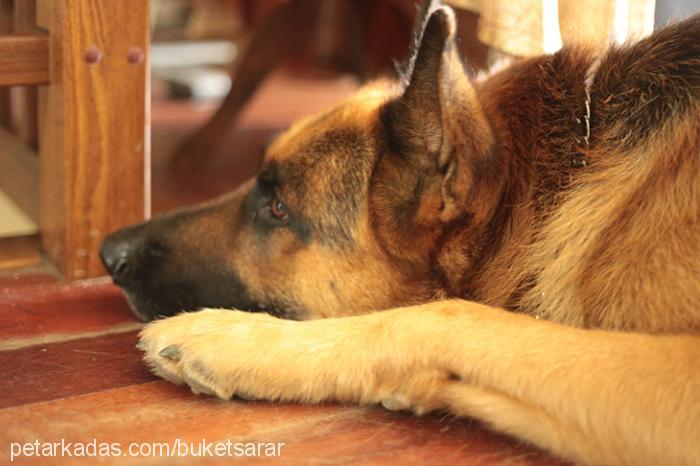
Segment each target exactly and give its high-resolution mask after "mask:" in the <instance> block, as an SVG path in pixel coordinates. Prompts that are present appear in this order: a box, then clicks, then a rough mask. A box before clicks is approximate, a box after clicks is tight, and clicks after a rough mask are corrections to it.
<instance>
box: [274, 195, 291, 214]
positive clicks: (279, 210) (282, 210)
mask: <svg viewBox="0 0 700 466" xmlns="http://www.w3.org/2000/svg"><path fill="white" fill-rule="evenodd" d="M270 212H272V216H273V217H275V218H276V219H277V220H284V219H285V218H287V215H289V212H288V211H287V206H286V205H284V202H282V201H280V200H279V199H277V198H276V197H275V198H273V199H272V203H271V204H270Z"/></svg>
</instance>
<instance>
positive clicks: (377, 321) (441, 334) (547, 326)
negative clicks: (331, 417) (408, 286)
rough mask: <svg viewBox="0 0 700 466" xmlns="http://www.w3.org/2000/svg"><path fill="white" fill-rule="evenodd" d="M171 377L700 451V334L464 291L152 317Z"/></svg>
mask: <svg viewBox="0 0 700 466" xmlns="http://www.w3.org/2000/svg"><path fill="white" fill-rule="evenodd" d="M141 345H142V347H143V349H144V350H145V351H146V361H147V362H148V363H149V364H150V365H151V366H152V367H154V370H155V371H156V372H157V373H158V374H160V375H162V376H163V377H165V378H167V379H169V380H172V381H174V382H176V383H182V382H185V383H187V384H189V385H190V386H191V387H192V389H193V390H194V391H196V392H204V393H210V394H215V395H217V396H220V397H222V398H230V397H231V396H233V395H239V396H241V397H243V398H256V399H268V400H294V401H302V402H318V401H321V400H329V399H333V400H339V401H350V402H359V403H382V404H384V405H385V406H386V407H388V408H390V409H412V410H414V411H416V412H419V413H421V412H427V411H431V410H434V409H447V410H449V411H450V412H452V413H455V414H459V415H466V416H474V417H477V418H479V419H481V420H483V421H485V422H487V423H489V424H490V425H492V426H493V427H494V428H495V429H497V430H500V431H503V432H507V433H509V434H512V435H514V436H516V437H519V438H521V439H524V440H527V441H529V442H532V443H534V444H536V445H538V446H540V447H542V448H545V449H548V450H550V451H553V452H555V453H557V454H559V455H561V456H563V457H566V458H569V459H573V460H576V461H582V462H586V463H596V464H698V463H700V371H699V370H698V361H700V338H699V337H697V336H682V335H678V336H650V335H641V334H630V333H615V332H604V331H593V330H582V329H575V328H570V327H565V326H561V325H558V324H554V323H551V322H546V321H540V320H535V319H532V318H530V317H527V316H523V315H516V314H512V313H509V312H506V311H502V310H498V309H492V308H489V307H486V306H482V305H479V304H475V303H469V302H464V301H446V302H438V303H431V304H426V305H422V306H415V307H410V308H402V309H394V310H390V311H384V312H378V313H375V314H369V315H365V316H356V317H347V318H339V319H326V320H317V321H306V322H293V321H283V320H279V319H275V318H272V317H269V316H267V315H256V314H248V313H242V312H233V311H216V310H207V311H202V312H199V313H193V314H183V315H180V316H177V317H174V318H170V319H166V320H163V321H159V322H156V323H154V324H151V325H149V326H148V327H147V328H146V329H145V330H144V331H143V334H142V342H141Z"/></svg>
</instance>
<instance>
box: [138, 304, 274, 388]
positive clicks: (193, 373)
mask: <svg viewBox="0 0 700 466" xmlns="http://www.w3.org/2000/svg"><path fill="white" fill-rule="evenodd" d="M285 324H287V322H284V321H281V320H279V319H275V318H273V317H271V316H269V315H267V314H251V313H248V312H241V311H229V310H214V309H207V310H203V311H200V312H193V313H183V314H180V315H178V316H176V317H170V318H167V319H163V320H159V321H156V322H154V323H152V324H149V325H148V326H146V328H144V330H143V331H142V332H141V339H140V341H139V344H138V347H139V348H140V349H141V350H143V351H144V352H145V355H144V360H145V361H146V363H147V364H148V365H149V366H150V367H151V369H152V370H153V372H154V373H155V374H156V375H159V376H160V377H163V378H164V379H166V380H169V381H171V382H173V383H175V384H178V385H181V384H183V383H184V384H187V385H189V386H190V388H191V389H192V391H193V392H194V393H197V394H199V393H205V394H208V395H215V396H218V397H220V398H223V399H230V398H231V397H232V396H233V395H238V396H240V397H241V398H255V397H257V394H256V393H253V391H254V390H252V387H250V386H247V387H246V385H249V382H250V381H251V378H250V377H249V375H250V374H248V372H249V371H251V370H253V369H254V367H255V354H259V352H260V351H264V348H263V347H262V346H264V344H265V342H268V343H269V342H271V341H275V340H274V337H275V333H276V332H277V331H278V327H280V326H282V327H283V326H285ZM246 382H248V383H246Z"/></svg>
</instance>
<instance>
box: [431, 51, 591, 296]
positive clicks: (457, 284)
mask: <svg viewBox="0 0 700 466" xmlns="http://www.w3.org/2000/svg"><path fill="white" fill-rule="evenodd" d="M596 70H597V64H596V63H595V62H594V60H593V58H592V55H591V54H590V53H588V52H587V51H585V50H563V51H561V52H559V53H557V54H555V55H553V56H544V57H538V58H534V59H528V60H524V61H522V62H520V63H517V64H515V65H513V66H512V67H510V68H508V69H507V70H505V71H503V72H501V73H499V74H497V75H494V76H492V77H491V78H490V79H488V80H486V81H484V82H483V83H480V84H478V85H477V95H478V98H479V101H480V103H481V105H482V108H483V109H484V112H485V114H486V116H487V118H488V119H489V122H490V124H491V126H492V128H493V130H494V135H495V141H494V144H493V154H492V157H490V161H491V163H493V164H497V166H498V167H499V169H501V170H502V177H503V179H502V183H498V184H497V185H496V186H493V189H492V190H491V191H490V192H489V195H490V196H492V199H491V201H492V202H491V204H492V205H493V210H492V211H491V215H490V216H488V219H487V221H485V222H483V223H482V224H479V225H474V224H470V225H466V226H464V227H462V228H453V229H452V231H450V232H449V233H447V234H446V237H445V238H444V240H443V241H442V249H441V250H440V252H439V253H438V254H437V256H436V257H437V260H436V263H437V267H438V269H440V270H441V271H442V275H443V277H445V278H444V286H445V288H446V289H447V294H448V295H455V296H460V297H463V298H468V299H475V300H479V301H481V302H485V303H488V304H493V305H499V306H508V307H511V308H517V301H518V296H519V294H520V293H521V292H522V291H523V289H524V288H526V287H527V286H528V281H531V280H532V279H533V277H531V276H527V275H528V274H527V273H526V271H519V270H514V269H513V266H514V264H516V263H518V261H517V258H518V257H519V255H520V254H523V253H524V251H526V250H527V247H528V245H529V244H530V243H531V242H532V240H533V235H534V233H535V231H536V230H537V228H538V226H539V225H541V224H542V223H543V222H545V221H546V219H547V218H548V215H549V213H550V212H551V210H552V207H553V206H554V205H556V203H557V202H558V200H559V199H560V198H561V194H562V193H563V192H565V191H566V190H567V189H568V187H569V185H570V181H571V180H572V179H573V177H574V176H576V173H577V172H580V171H581V170H584V169H585V168H586V164H587V163H586V152H587V149H588V145H589V143H590V136H591V133H590V121H591V108H590V89H591V84H592V81H593V76H594V75H595V72H596ZM455 254H461V256H462V257H461V260H454V259H451V260H440V258H441V257H444V258H448V257H450V256H454V255H455Z"/></svg>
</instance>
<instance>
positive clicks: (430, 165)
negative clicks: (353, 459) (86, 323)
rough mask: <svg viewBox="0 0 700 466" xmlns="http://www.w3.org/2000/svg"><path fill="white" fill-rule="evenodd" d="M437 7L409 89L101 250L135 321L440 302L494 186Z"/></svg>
mask: <svg viewBox="0 0 700 466" xmlns="http://www.w3.org/2000/svg"><path fill="white" fill-rule="evenodd" d="M434 3H435V2H433V4H431V5H428V7H427V8H426V9H425V10H426V11H425V14H424V19H423V21H422V24H421V26H420V28H419V29H420V32H419V33H418V34H417V40H416V46H415V50H414V54H413V57H412V59H411V61H410V63H409V66H408V70H407V72H406V79H405V80H404V81H403V82H376V83H373V84H371V85H369V86H366V87H365V88H363V89H361V90H360V91H359V92H357V93H356V95H354V96H353V97H352V98H350V99H348V100H347V101H345V102H342V103H340V104H339V105H338V106H336V107H335V108H333V109H331V110H330V111H328V112H326V113H324V114H321V115H318V116H315V117H312V118H308V119H306V120H303V121H301V122H299V123H297V124H295V125H294V126H293V127H292V128H291V129H289V130H288V131H287V132H286V133H284V134H283V135H282V136H280V137H279V138H278V139H277V140H276V141H275V142H274V143H273V144H272V145H271V146H270V147H269V149H268V151H267V154H266V156H265V161H264V164H263V168H262V170H261V172H260V173H259V175H258V176H257V177H256V178H255V179H254V180H251V181H250V182H248V183H247V184H245V185H244V186H242V187H241V188H239V189H238V190H236V191H235V192H233V193H231V194H228V195H226V196H224V197H222V198H220V199H218V200H215V201H213V202H210V203H208V204H205V205H202V206H198V207H195V208H191V209H187V210H184V211H180V212H176V213H172V214H169V215H164V216H161V217H156V218H154V219H152V220H150V221H148V222H146V223H143V224H141V225H137V226H134V227H131V228H127V229H124V230H121V231H118V232H116V233H114V234H112V235H111V236H109V237H108V238H107V239H106V240H105V241H104V243H103V245H102V249H101V256H102V258H103V262H104V264H105V266H106V267H107V269H108V270H109V272H110V274H111V275H112V277H113V279H114V281H115V283H117V284H118V285H119V286H121V287H122V288H123V289H124V291H125V292H126V294H127V296H128V297H129V299H130V302H131V304H132V306H133V308H134V310H135V312H136V313H137V314H138V315H139V317H141V318H142V319H144V320H150V319H152V318H154V317H156V316H159V315H171V314H173V313H176V312H179V311H181V310H194V309H198V308H201V307H226V308H238V309H247V310H252V311H256V310H262V311H267V312H271V313H274V314H277V315H280V316H283V317H287V318H293V319H303V318H313V317H325V316H334V315H347V314H354V313H360V312H366V311H371V310H376V309H383V308H386V307H390V306H397V305H401V304H410V303H415V302H419V301H425V300H428V299H430V298H432V297H434V296H438V295H440V294H444V293H445V290H446V287H449V286H450V283H449V280H446V278H445V276H446V275H447V276H449V275H450V271H449V270H447V269H449V267H451V266H459V267H464V266H465V265H466V262H468V261H469V260H470V257H471V252H470V244H454V245H451V244H448V243H449V241H447V240H446V238H447V237H448V236H449V235H448V234H447V233H448V232H449V231H451V230H454V229H455V228H460V229H469V228H476V226H477V225H479V223H480V222H483V220H484V218H485V216H486V212H487V211H488V210H489V209H490V208H491V207H492V206H491V204H492V201H491V200H490V196H487V195H486V194H487V193H490V192H491V191H492V187H493V185H495V184H497V183H498V180H497V178H498V177H497V174H496V173H492V171H491V170H490V168H489V167H491V166H492V165H493V164H492V163H491V162H490V161H489V158H490V157H491V155H490V154H491V146H492V141H493V137H492V135H491V130H490V128H489V126H488V124H487V122H486V120H485V118H484V115H483V113H482V110H481V109H480V107H479V104H478V101H477V99H476V96H475V95H474V89H473V88H472V86H471V85H470V83H469V81H468V79H467V76H466V74H465V73H464V70H463V65H462V63H461V61H460V59H459V56H458V53H457V49H456V45H455V40H454V34H455V24H454V16H453V13H452V11H451V10H450V9H448V8H445V7H442V6H439V5H435V4H434ZM446 250H447V253H445V254H443V253H442V252H444V251H446ZM441 251H442V252H441ZM460 252H461V253H460ZM443 256H446V257H450V260H449V261H446V260H445V258H444V257H443ZM455 258H458V259H455ZM455 260H457V261H458V262H460V263H459V264H457V265H450V263H448V262H450V261H452V262H454V261H455ZM446 268H447V269H446Z"/></svg>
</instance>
